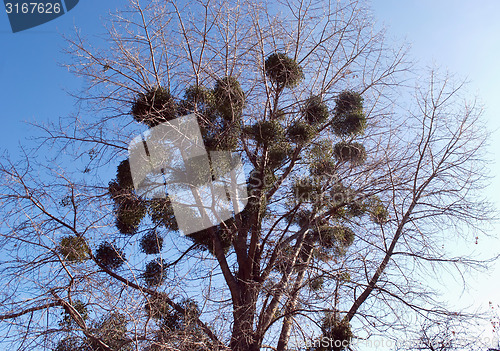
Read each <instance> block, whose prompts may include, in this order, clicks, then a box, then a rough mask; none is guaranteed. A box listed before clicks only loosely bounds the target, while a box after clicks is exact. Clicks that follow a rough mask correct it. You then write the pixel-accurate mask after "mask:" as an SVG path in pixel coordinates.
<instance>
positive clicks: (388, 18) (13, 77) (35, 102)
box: [0, 0, 500, 306]
mask: <svg viewBox="0 0 500 351" xmlns="http://www.w3.org/2000/svg"><path fill="white" fill-rule="evenodd" d="M124 3H125V1H123V0H104V1H103V0H82V1H80V3H79V4H78V5H77V6H76V7H75V8H74V9H73V10H72V11H70V12H69V13H67V14H65V15H64V16H62V17H60V18H57V19H55V20H54V21H51V22H48V23H46V24H43V25H41V26H39V27H36V28H32V29H30V30H27V31H23V32H19V33H16V34H13V33H12V32H11V29H10V25H9V23H8V19H7V15H6V14H5V13H3V11H2V13H0V47H1V49H0V77H1V84H0V106H1V110H0V111H1V112H0V116H1V118H2V122H3V123H2V128H1V129H0V152H2V151H3V150H7V151H8V152H9V153H10V154H12V155H15V154H16V153H17V149H18V143H19V142H20V141H22V140H23V139H24V138H25V137H28V136H30V134H31V133H32V131H31V130H30V128H29V127H28V126H27V125H26V124H25V123H24V121H33V120H38V121H45V120H53V121H55V120H57V118H58V117H60V116H65V115H67V114H69V113H71V112H73V111H74V109H75V107H74V100H73V99H72V98H71V97H69V96H68V95H67V94H66V93H65V91H64V90H65V89H66V90H68V89H69V90H75V89H78V88H80V87H81V86H82V81H81V80H79V79H77V78H75V77H74V76H72V75H70V74H69V73H68V72H67V71H66V70H65V69H64V68H62V67H60V66H59V63H60V62H62V61H64V58H63V55H62V53H61V51H62V48H63V47H64V45H65V43H64V40H63V39H62V37H61V35H62V34H71V33H72V31H73V27H74V26H75V25H76V26H78V27H80V28H81V30H82V32H83V33H84V34H85V35H95V34H98V33H100V32H102V27H101V17H103V16H105V15H106V14H107V12H108V11H109V10H113V9H115V8H117V7H118V6H123V5H124ZM371 4H372V6H373V10H374V15H375V18H376V20H377V21H378V22H379V23H380V25H385V26H386V27H387V30H388V31H387V34H388V37H389V39H390V40H392V41H394V43H396V44H397V43H401V42H403V41H407V42H409V43H411V45H412V50H411V53H410V55H411V58H412V59H413V60H414V61H416V62H417V63H418V64H419V66H420V67H425V66H438V67H440V68H441V69H442V70H449V71H450V72H453V73H457V74H458V76H459V77H463V78H467V79H468V80H469V81H470V82H471V85H470V91H471V92H472V93H473V94H477V96H478V97H480V99H481V101H482V102H483V104H484V106H485V108H486V113H485V118H486V119H487V120H488V123H489V125H490V126H491V129H492V130H494V129H495V130H496V129H499V127H500V119H499V118H498V115H499V113H500V99H499V97H498V94H499V90H500V89H499V88H498V86H499V82H500V67H499V65H498V58H499V56H500V37H499V34H500V21H499V20H498V16H499V14H500V1H497V0H476V1H470V0H438V1H436V0H372V1H371ZM490 151H491V152H492V158H493V159H494V161H496V160H497V159H498V158H499V155H500V134H499V132H496V133H495V134H494V137H493V138H492V140H491V150H490ZM0 154H1V153H0ZM492 174H493V175H495V176H496V177H495V178H494V179H493V184H492V186H491V188H490V191H489V193H490V194H491V197H492V199H493V200H496V199H495V198H494V197H493V196H494V194H499V193H500V165H499V164H498V163H495V164H494V165H493V169H492ZM497 175H499V176H497ZM497 204H498V205H499V206H500V200H498V201H497ZM498 229H500V227H497V231H498ZM478 249H479V250H484V251H485V252H486V253H491V254H494V253H499V252H500V245H499V244H498V242H496V241H492V240H489V241H488V240H482V241H480V244H479V245H478ZM475 288H476V291H474V292H471V294H470V295H468V296H465V295H464V296H455V297H454V298H455V299H457V300H459V299H460V300H462V302H463V301H474V302H475V303H477V304H480V305H483V306H486V305H487V303H488V301H494V302H495V303H500V294H498V293H497V291H500V265H499V267H498V269H496V270H495V271H492V272H491V276H489V277H488V276H482V277H478V278H477V284H475Z"/></svg>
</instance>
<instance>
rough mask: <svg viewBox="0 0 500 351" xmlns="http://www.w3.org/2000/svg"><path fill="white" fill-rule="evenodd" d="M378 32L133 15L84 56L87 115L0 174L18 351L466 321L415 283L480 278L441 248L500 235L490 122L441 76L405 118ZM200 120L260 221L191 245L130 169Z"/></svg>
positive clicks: (161, 6)
mask: <svg viewBox="0 0 500 351" xmlns="http://www.w3.org/2000/svg"><path fill="white" fill-rule="evenodd" d="M372 22H373V21H372V20H371V18H370V15H369V12H367V10H366V8H365V6H364V4H363V3H362V2H358V1H350V2H328V1H326V2H325V1H288V2H282V3H279V6H278V5H276V4H274V5H273V4H266V3H256V2H251V1H249V2H245V1H241V2H225V1H220V2H212V1H192V2H182V3H176V2H174V1H161V2H160V1H158V2H157V1H152V2H148V3H147V4H145V5H144V6H142V5H141V4H140V3H139V2H138V1H131V3H130V8H129V9H128V10H127V11H123V12H119V13H118V14H116V15H115V16H113V17H112V18H111V20H110V22H108V23H107V25H108V32H107V37H106V38H107V41H105V42H104V43H102V46H100V47H98V48H93V47H92V45H91V44H89V43H87V41H86V40H85V39H84V38H82V37H81V36H80V35H79V34H78V33H77V34H76V36H75V37H73V38H70V39H68V40H69V46H68V52H69V54H70V55H71V62H70V63H69V64H68V67H69V68H70V69H71V70H72V71H73V72H74V73H75V74H76V75H77V76H80V77H83V78H84V79H85V81H86V83H87V86H86V88H85V91H84V92H82V93H81V94H80V95H79V97H80V102H81V108H82V109H81V111H82V112H81V113H80V115H78V116H76V117H74V118H68V119H62V120H61V121H60V122H59V123H55V124H50V125H46V126H42V128H43V129H44V130H45V131H46V132H47V135H46V137H45V138H42V139H41V140H40V148H37V150H34V151H33V153H27V154H26V158H25V159H24V160H20V161H18V162H9V161H4V162H3V163H2V166H1V172H2V180H3V184H2V191H1V193H2V195H1V197H0V198H1V201H2V211H3V215H2V218H3V223H2V231H1V234H0V235H1V240H2V250H3V256H2V257H3V259H2V261H1V263H0V264H1V267H2V272H3V275H2V278H1V279H2V283H3V285H4V287H5V288H4V289H3V290H2V292H1V294H2V295H1V296H2V312H1V315H0V320H1V321H2V327H3V328H4V330H5V331H7V333H4V335H5V337H4V339H3V341H4V342H10V343H12V345H14V346H15V347H17V348H18V349H37V348H52V349H54V350H58V351H61V350H68V349H71V350H128V349H141V350H222V349H231V350H233V351H240V350H241V351H249V350H250V351H252V350H253V351H255V350H260V349H263V348H270V349H275V350H285V349H294V348H300V347H303V345H306V344H307V345H312V344H313V342H314V341H315V340H317V339H318V338H321V337H326V338H328V339H331V340H333V341H335V340H340V341H350V340H351V339H352V338H354V337H359V336H360V334H361V333H363V332H364V333H366V332H368V333H371V332H376V331H378V332H383V331H385V332H387V331H388V330H398V328H402V327H405V326H406V324H407V323H408V318H409V317H408V318H406V317H405V316H408V312H409V311H411V312H413V313H415V314H417V315H419V314H421V312H422V311H427V312H429V313H428V314H426V318H428V319H431V320H432V319H433V318H438V317H441V316H442V315H448V314H451V313H452V311H450V310H448V309H443V308H440V307H438V308H436V306H441V305H440V304H439V303H438V302H437V301H436V300H435V299H434V297H433V295H432V294H431V293H430V290H429V288H428V287H424V286H423V285H422V284H421V281H419V278H421V277H422V276H425V275H426V274H428V272H430V271H432V270H431V268H432V269H439V268H440V267H442V266H445V265H447V264H449V265H451V266H453V267H455V268H458V269H460V267H461V266H464V267H477V266H478V265H479V263H480V262H478V261H475V260H473V259H471V258H466V257H450V256H449V255H447V252H446V248H445V247H444V246H443V244H444V243H446V242H447V240H455V239H454V237H453V236H457V237H461V238H464V239H465V240H469V241H470V240H474V238H476V237H477V236H478V235H479V234H478V233H480V232H481V226H480V224H481V222H482V221H484V220H486V219H488V217H489V214H490V209H489V207H488V204H487V203H486V202H485V201H484V200H483V199H482V198H481V197H480V196H479V194H478V191H479V190H481V189H482V186H483V183H482V180H483V178H484V173H483V169H484V161H483V160H484V156H483V145H484V142H485V133H484V132H483V129H482V128H481V127H482V126H481V124H480V120H479V116H480V110H479V109H478V108H476V106H475V105H474V104H473V103H472V104H471V103H468V102H464V101H463V100H462V98H461V96H460V88H461V87H460V86H458V87H455V86H453V85H452V84H451V83H450V82H448V81H447V79H440V78H439V77H438V76H436V75H435V74H431V77H430V79H429V81H428V85H427V86H423V87H422V88H419V89H417V93H416V95H415V100H414V101H415V108H413V109H410V110H409V111H408V112H405V113H404V115H397V114H396V113H395V112H396V111H397V112H398V113H401V111H399V110H396V109H394V106H397V105H396V101H397V100H396V99H397V98H398V97H399V96H400V95H403V93H404V92H406V91H407V90H406V89H405V87H404V85H403V84H402V83H401V82H402V81H403V80H404V79H406V78H407V76H405V75H404V73H405V72H406V70H407V68H408V65H407V64H406V63H405V61H404V52H403V50H393V49H391V48H389V47H388V46H386V44H385V43H384V38H383V33H382V32H377V31H376V30H375V28H374V26H373V23H372ZM187 113H195V115H196V117H197V120H198V123H199V125H200V129H201V131H202V134H203V138H204V143H205V146H206V148H207V150H208V151H212V150H216V151H217V150H231V151H234V152H235V153H237V154H238V155H239V156H240V157H241V159H242V160H243V162H244V168H245V170H246V171H247V172H248V194H249V199H248V204H247V206H246V208H245V210H244V211H243V212H241V213H238V214H235V215H234V217H233V218H232V219H231V220H227V221H225V222H224V223H221V224H220V225H218V226H215V227H212V228H209V229H207V230H203V231H200V232H196V233H192V234H190V235H187V236H185V237H183V236H181V235H180V233H179V231H178V226H177V222H176V220H175V217H174V214H173V210H172V206H171V203H170V201H169V200H168V199H166V200H165V199H146V198H143V197H141V196H139V195H138V194H137V193H136V192H135V190H134V187H133V182H132V178H131V174H130V164H129V161H128V153H127V147H128V143H129V142H130V140H131V139H132V138H133V137H134V136H136V135H138V134H139V133H140V132H141V131H144V130H146V129H147V128H150V127H154V126H157V125H159V124H161V123H163V122H165V121H169V120H171V119H173V118H176V117H178V116H182V115H185V114H187ZM48 146H51V147H52V148H51V149H50V150H58V152H57V153H54V154H53V156H54V158H53V159H47V157H49V156H47V155H52V154H51V153H47V152H45V151H44V152H43V154H42V155H40V153H38V154H37V153H36V151H39V150H45V147H48ZM212 167H213V165H212ZM212 171H214V172H215V171H216V170H215V169H214V170H212ZM444 239H446V240H444ZM61 313H62V314H61ZM339 348H341V347H339ZM339 348H338V347H336V346H332V347H329V348H328V349H339ZM313 349H315V350H324V349H325V348H322V346H318V347H314V346H313Z"/></svg>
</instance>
